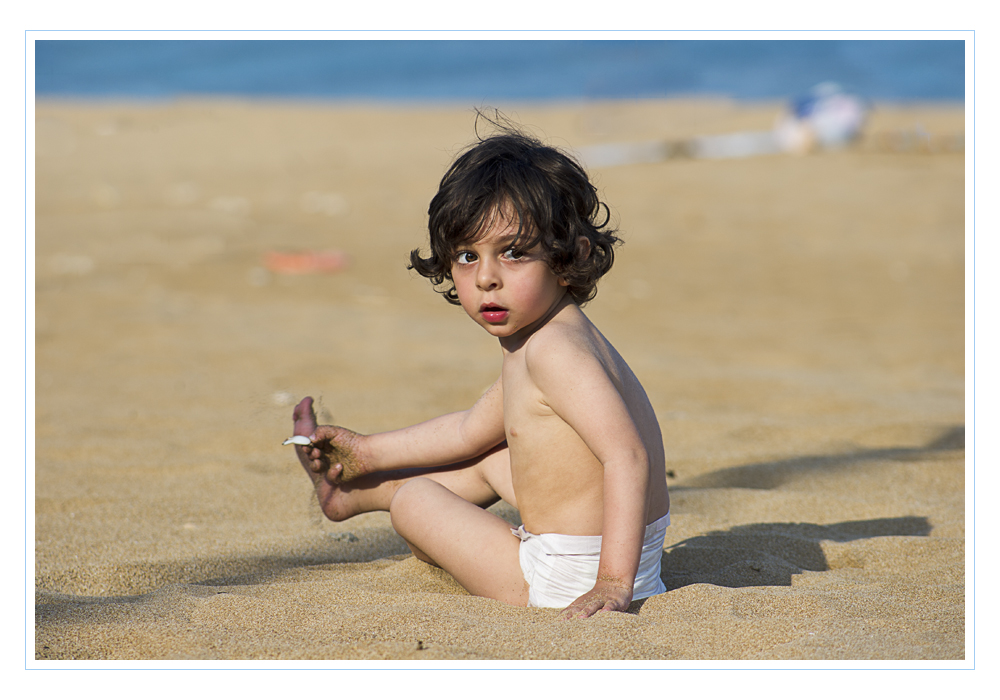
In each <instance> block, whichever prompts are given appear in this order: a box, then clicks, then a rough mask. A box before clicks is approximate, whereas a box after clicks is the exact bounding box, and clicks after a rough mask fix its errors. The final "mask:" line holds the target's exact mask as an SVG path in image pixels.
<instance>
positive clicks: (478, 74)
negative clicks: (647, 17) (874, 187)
mask: <svg viewBox="0 0 1000 700" xmlns="http://www.w3.org/2000/svg"><path fill="white" fill-rule="evenodd" d="M827 81H832V82H836V83H839V84H840V85H841V86H842V87H844V88H845V89H847V90H849V91H852V92H855V93H857V94H859V95H862V96H864V97H867V98H871V99H880V100H891V101H900V102H905V101H926V100H947V101H962V100H964V99H965V90H966V85H965V44H964V42H962V41H952V40H941V41H933V40H929V41H924V40H919V41H914V40H899V41H886V40H871V41H858V40H849V41H848V40H845V41H837V40H815V41H803V40H788V41H771V40H768V41H760V40H715V41H703V40H692V41H674V40H670V41H649V40H645V41H623V40H613V41H599V40H597V41H577V40H566V41H559V40H538V41H523V40H518V41H503V40H490V41H485V40H484V41H470V40H456V41H447V40H443V41H413V40H384V41H371V40H328V41H315V40H307V41H285V40H275V41H257V40H231V41H225V40H221V41H220V40H204V41H197V40H194V41H192V40H176V41H170V40H167V41H163V40H149V41H142V40H121V41H114V40H110V41H107V40H99V41H96V40H94V41H89V40H85V41H80V40H44V41H37V42H35V94H36V96H38V97H86V98H122V97H124V98H143V99H164V98H170V97H175V96H181V95H199V96H208V95H214V96H238V97H251V98H307V99H355V100H387V101H443V100H447V101H453V100H460V101H465V102H471V103H473V104H485V105H493V106H495V105H496V102H497V100H510V99H523V100H569V99H607V98H619V99H620V98H651V97H679V96H680V97H683V96H709V95H710V96H725V97H731V98H734V99H747V100H762V99H768V100H770V99H786V98H790V97H794V96H796V95H800V94H802V93H804V92H806V91H807V90H809V89H810V88H811V87H813V86H814V85H816V84H817V83H820V82H827Z"/></svg>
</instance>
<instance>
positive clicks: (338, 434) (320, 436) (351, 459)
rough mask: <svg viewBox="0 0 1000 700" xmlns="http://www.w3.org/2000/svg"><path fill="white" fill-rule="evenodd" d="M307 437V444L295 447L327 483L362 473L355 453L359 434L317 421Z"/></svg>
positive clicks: (311, 468) (347, 478)
mask: <svg viewBox="0 0 1000 700" xmlns="http://www.w3.org/2000/svg"><path fill="white" fill-rule="evenodd" d="M309 437H310V438H311V439H312V444H311V445H306V446H297V447H296V448H295V449H296V450H297V451H298V452H299V455H300V456H301V457H302V458H304V460H305V461H306V462H307V463H308V467H309V469H310V470H312V471H313V472H315V473H317V474H323V475H324V476H325V478H326V480H327V481H329V482H330V483H336V482H338V481H349V480H351V479H354V478H357V477H359V476H361V475H362V474H363V473H364V469H363V467H362V463H361V460H360V459H359V457H358V454H357V446H358V441H359V439H360V438H361V436H360V435H358V434H357V433H355V432H353V431H351V430H348V429H347V428H341V427H338V426H336V425H320V426H317V427H316V430H315V431H313V434H312V435H310V436H309Z"/></svg>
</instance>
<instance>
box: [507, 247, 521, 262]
mask: <svg viewBox="0 0 1000 700" xmlns="http://www.w3.org/2000/svg"><path fill="white" fill-rule="evenodd" d="M503 256H504V257H505V258H507V259H508V260H520V259H521V258H522V257H524V251H523V250H518V249H517V248H508V249H507V250H505V251H504V252H503Z"/></svg>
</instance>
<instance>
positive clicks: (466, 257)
mask: <svg viewBox="0 0 1000 700" xmlns="http://www.w3.org/2000/svg"><path fill="white" fill-rule="evenodd" d="M455 261H456V262H457V263H458V264H459V265H468V264H469V263H471V262H475V261H476V254H475V253H470V252H469V251H467V250H463V251H462V252H461V253H459V254H458V255H456V256H455Z"/></svg>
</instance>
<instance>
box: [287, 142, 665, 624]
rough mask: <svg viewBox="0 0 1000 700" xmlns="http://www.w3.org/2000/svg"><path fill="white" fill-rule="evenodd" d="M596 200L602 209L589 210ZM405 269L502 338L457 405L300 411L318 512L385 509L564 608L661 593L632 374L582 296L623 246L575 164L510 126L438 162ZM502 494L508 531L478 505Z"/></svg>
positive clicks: (654, 488) (649, 461)
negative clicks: (469, 399)
mask: <svg viewBox="0 0 1000 700" xmlns="http://www.w3.org/2000/svg"><path fill="white" fill-rule="evenodd" d="M602 212H603V214H604V215H603V216H602ZM429 215H430V221H429V228H430V254H429V256H428V257H426V258H424V257H421V256H420V251H419V250H414V251H413V252H412V253H411V254H410V261H411V267H412V268H413V269H415V270H416V271H417V272H418V273H420V274H421V275H423V276H425V277H428V278H429V279H430V280H431V281H432V282H433V283H434V284H435V286H436V287H437V288H438V289H439V291H441V292H442V293H443V294H444V296H445V298H446V299H447V300H448V301H449V302H451V303H453V304H456V305H461V306H462V308H463V309H465V312H466V313H467V314H468V315H469V316H470V317H471V318H472V320H474V321H475V322H476V323H478V324H479V325H480V326H482V327H483V328H484V329H485V330H486V332H487V333H489V334H490V335H492V336H494V337H496V338H498V339H499V341H500V348H501V350H502V351H503V366H502V371H501V374H500V377H499V378H498V379H497V380H496V382H495V383H494V384H493V386H491V387H490V389H489V390H487V392H486V393H485V394H484V395H483V396H482V397H481V398H480V399H479V400H478V401H477V402H476V404H475V405H474V406H472V407H471V408H469V409H468V410H465V411H460V412H458V413H451V414H448V415H444V416H440V417H438V418H434V419H432V420H429V421H427V422H425V423H420V424H419V425H414V426H411V427H408V428H403V429H401V430H395V431H391V432H387V433H380V434H375V435H360V434H358V433H355V432H352V431H350V430H347V429H345V428H341V427H336V426H317V425H316V418H315V414H314V411H313V408H312V399H311V398H309V397H307V398H305V399H303V400H302V401H301V402H300V403H299V405H298V406H296V408H295V413H294V420H295V434H296V435H300V436H308V437H309V438H310V441H311V444H310V445H305V446H297V447H296V448H295V449H296V450H297V452H298V456H299V460H300V461H301V462H302V464H303V466H305V468H306V471H307V472H308V474H309V476H310V477H311V479H312V481H313V485H314V487H315V490H316V495H317V497H318V499H319V504H320V507H321V508H322V510H323V513H324V514H325V515H326V516H327V517H328V518H330V519H331V520H335V521H341V520H345V519H347V518H350V517H351V516H353V515H357V514H358V513H364V512H369V511H375V510H387V511H389V514H390V516H391V519H392V525H393V527H394V528H395V530H396V532H398V533H399V534H400V536H402V537H403V539H404V540H406V542H407V544H408V545H409V547H410V549H411V550H412V551H413V554H414V555H415V556H416V557H417V558H419V559H421V560H423V561H425V562H428V563H430V564H434V565H436V566H439V567H442V568H443V569H445V570H446V571H447V572H448V573H450V574H451V575H452V576H453V577H454V578H455V579H456V580H457V581H458V582H459V583H460V584H461V585H462V586H463V587H464V588H466V589H467V590H468V591H469V592H470V593H472V594H474V595H478V596H485V597H487V598H494V599H496V600H500V601H504V602H507V603H511V604H514V605H522V606H523V605H529V606H537V607H556V608H564V609H565V610H564V617H567V618H571V617H588V616H590V615H592V614H594V613H595V612H597V611H598V610H620V611H624V610H625V609H626V608H628V606H629V604H630V603H631V602H632V600H633V599H635V600H638V599H640V598H646V597H649V596H651V595H656V594H658V593H663V592H664V591H665V588H664V585H663V583H662V581H661V580H660V557H661V554H662V550H663V540H664V534H665V530H666V527H667V525H668V524H669V522H670V515H669V509H670V501H669V496H668V494H667V486H666V476H665V468H664V452H663V440H662V437H661V435H660V429H659V425H658V424H657V421H656V416H655V415H654V413H653V408H652V406H651V405H650V403H649V400H648V399H647V397H646V394H645V392H644V391H643V388H642V386H641V385H640V384H639V381H638V380H637V379H636V377H635V375H634V374H633V373H632V371H631V370H630V369H629V367H628V365H627V364H625V361H624V360H623V359H622V358H621V356H620V355H619V354H618V352H617V351H616V350H615V349H614V348H613V347H612V346H611V343H609V342H608V341H607V340H606V339H605V338H604V336H603V335H601V333H600V331H598V330H597V328H596V327H595V326H594V324H593V323H591V322H590V320H589V319H588V318H587V317H586V316H585V315H584V314H583V311H581V309H580V307H581V305H582V304H584V303H586V302H587V301H589V300H590V299H592V298H593V297H594V295H595V294H596V283H597V280H598V279H599V278H600V277H601V276H603V275H604V274H605V273H606V272H607V271H608V270H609V269H610V268H611V265H612V262H613V258H614V254H613V247H614V245H615V244H616V243H618V242H619V240H618V238H617V237H616V236H615V232H614V231H613V230H612V229H610V228H609V227H608V223H609V219H610V215H609V212H608V209H607V206H605V205H604V204H603V203H601V202H600V201H599V200H598V198H597V193H596V190H595V188H594V187H593V185H591V183H590V181H589V180H588V178H587V175H586V173H585V172H584V171H583V169H582V168H581V167H580V166H579V165H578V164H577V163H576V162H575V161H574V160H572V159H571V158H569V157H568V156H566V155H564V154H563V153H561V152H560V151H558V150H556V149H554V148H550V147H548V146H545V145H543V144H542V143H540V142H539V141H537V140H535V139H534V138H531V137H529V136H526V135H523V134H521V133H519V132H517V131H516V130H513V129H507V128H503V129H502V130H501V133H498V134H497V135H494V136H491V137H488V138H485V139H482V140H480V141H479V142H478V143H476V144H475V145H474V146H473V147H471V148H469V149H468V150H466V151H465V152H464V153H463V154H462V155H461V156H459V158H458V159H457V160H456V161H455V163H454V164H453V165H452V166H451V168H450V169H449V170H448V172H447V173H446V174H445V176H444V178H443V179H442V180H441V186H440V189H439V190H438V193H437V195H436V196H435V197H434V199H433V200H432V201H431V205H430V210H429ZM500 499H503V500H504V501H506V502H507V503H509V504H511V505H512V506H514V507H516V508H517V509H518V510H519V511H520V515H521V520H522V522H523V525H522V526H521V527H519V528H517V529H516V530H514V529H512V528H511V527H510V525H509V524H508V523H507V522H505V521H504V520H503V519H501V518H499V517H497V516H496V515H493V514H492V513H490V512H488V511H486V510H484V508H486V507H488V506H489V505H491V504H493V503H495V502H497V501H498V500H500Z"/></svg>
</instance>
